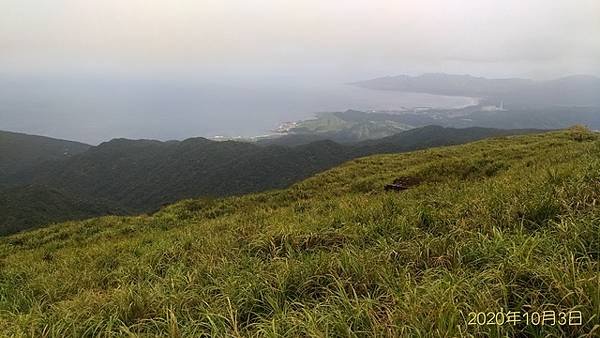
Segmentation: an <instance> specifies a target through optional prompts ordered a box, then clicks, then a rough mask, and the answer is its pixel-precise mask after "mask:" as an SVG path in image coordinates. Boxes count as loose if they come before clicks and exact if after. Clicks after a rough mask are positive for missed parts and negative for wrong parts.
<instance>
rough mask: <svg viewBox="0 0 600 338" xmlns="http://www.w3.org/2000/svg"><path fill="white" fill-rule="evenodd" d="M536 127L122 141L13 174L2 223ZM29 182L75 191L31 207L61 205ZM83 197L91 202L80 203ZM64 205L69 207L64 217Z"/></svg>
mask: <svg viewBox="0 0 600 338" xmlns="http://www.w3.org/2000/svg"><path fill="white" fill-rule="evenodd" d="M529 132H532V131H531V130H497V129H485V128H467V129H449V128H442V127H435V126H429V127H424V128H420V129H415V130H411V131H407V132H404V133H401V134H398V135H396V136H392V137H389V138H384V139H381V140H379V141H370V142H364V143H357V144H353V145H341V144H338V143H335V142H332V141H327V140H322V141H317V142H313V143H310V144H305V145H300V146H296V147H283V146H274V145H271V146H265V147H263V146H258V145H255V144H250V143H243V142H232V141H227V142H216V141H210V140H207V139H203V138H194V139H188V140H185V141H181V142H178V141H169V142H159V141H151V140H126V139H115V140H112V141H110V142H106V143H103V144H101V145H99V146H97V147H92V148H90V149H89V150H88V151H86V152H85V153H82V154H80V155H77V156H73V157H71V158H69V159H66V160H64V161H52V162H46V163H44V164H42V165H40V166H38V167H35V168H33V169H31V170H29V171H24V172H23V173H20V174H19V175H18V176H17V177H15V178H14V180H12V183H13V185H14V186H15V187H14V188H12V189H10V190H7V189H5V191H4V192H3V194H4V195H5V199H8V200H12V201H19V202H18V203H16V202H15V203H12V204H11V207H10V208H6V209H5V210H4V217H1V218H0V224H2V225H3V228H5V229H11V230H13V231H14V230H15V229H26V228H31V227H33V226H36V225H37V226H39V225H44V224H47V223H51V222H53V221H60V220H66V219H68V218H66V217H68V216H67V215H77V218H81V217H83V216H84V215H99V212H100V213H104V214H108V213H116V214H133V213H142V212H152V211H155V210H157V209H158V208H160V207H161V206H162V205H164V204H168V203H173V202H175V201H178V200H181V199H184V198H191V197H200V196H205V197H223V196H231V195H240V194H246V193H252V192H258V191H264V190H269V189H279V188H285V187H288V186H290V185H291V184H293V183H295V182H298V181H300V180H302V179H305V178H307V177H309V176H311V175H314V174H315V173H318V172H321V171H323V170H326V169H329V168H331V167H334V166H336V165H339V164H341V163H343V162H345V161H348V160H350V159H353V158H357V157H360V156H366V155H371V154H379V153H393V152H404V151H410V150H416V149H423V148H426V147H431V146H441V145H451V144H459V143H465V142H469V141H473V140H477V139H482V138H486V137H491V136H502V135H514V134H523V133H529ZM23 185H25V188H24V189H25V190H26V191H27V190H28V189H29V188H28V186H29V185H34V186H43V187H50V188H52V189H57V190H60V192H61V194H63V195H69V197H68V198H66V199H65V203H64V204H62V205H61V208H59V209H57V210H54V209H52V208H48V207H40V208H31V207H29V205H35V206H51V205H57V202H58V201H57V200H56V199H55V198H54V196H55V194H37V195H36V194H31V193H28V192H25V193H24V192H22V191H20V188H19V186H23ZM26 198H29V200H27V199H26ZM46 199H47V200H46ZM83 200H84V201H86V203H76V201H83ZM19 205H22V206H23V207H22V208H20V207H19ZM115 206H118V207H115ZM58 210H64V211H65V212H64V215H63V214H61V213H60V212H58ZM6 232H7V230H4V233H6Z"/></svg>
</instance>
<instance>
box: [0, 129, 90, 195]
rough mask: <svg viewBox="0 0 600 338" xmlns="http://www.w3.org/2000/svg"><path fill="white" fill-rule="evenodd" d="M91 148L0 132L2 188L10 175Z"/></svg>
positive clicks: (79, 144) (48, 138)
mask: <svg viewBox="0 0 600 338" xmlns="http://www.w3.org/2000/svg"><path fill="white" fill-rule="evenodd" d="M89 148H90V146H89V145H87V144H83V143H79V142H72V141H65V140H59V139H54V138H50V137H44V136H36V135H27V134H21V133H12V132H8V131H1V130H0V186H2V184H3V183H5V182H3V181H2V179H3V178H5V177H7V176H9V175H13V174H15V173H18V172H20V171H22V170H25V169H27V168H29V167H31V166H35V165H39V164H41V163H43V162H46V161H50V160H60V159H65V158H69V157H71V156H74V155H77V154H81V153H83V152H85V151H86V150H88V149H89Z"/></svg>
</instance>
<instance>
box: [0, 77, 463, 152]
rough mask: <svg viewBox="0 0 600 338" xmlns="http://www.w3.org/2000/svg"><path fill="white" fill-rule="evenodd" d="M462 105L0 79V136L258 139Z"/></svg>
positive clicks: (377, 95) (357, 92)
mask: <svg viewBox="0 0 600 338" xmlns="http://www.w3.org/2000/svg"><path fill="white" fill-rule="evenodd" d="M471 103H473V100H472V99H470V98H465V97H448V96H438V95H429V94H418V93H402V92H392V91H375V90H370V89H364V88H359V87H355V86H351V85H345V84H338V83H331V84H323V83H320V84H316V85H315V84H306V83H304V84H293V83H292V84H290V83H285V84H282V85H278V84H260V85H259V84H244V85H241V84H236V85H229V84H209V83H202V82H201V81H194V82H189V81H188V82H186V81H131V80H118V81H117V80H111V79H103V80H97V79H96V80H93V81H91V80H82V79H64V78H61V79H42V80H40V79H14V78H12V79H1V78H0V129H1V130H10V131H18V132H26V133H31V134H39V135H46V136H51V137H57V138H64V139H69V140H77V141H82V142H87V143H90V144H98V143H100V142H103V141H107V140H110V139H112V138H116V137H126V138H133V139H139V138H146V139H160V140H170V139H185V138H188V137H197V136H203V137H214V136H227V137H235V136H245V137H247V136H256V135H263V134H267V133H269V132H270V131H271V130H273V129H275V128H276V127H277V126H278V125H279V124H281V123H283V122H289V121H298V120H303V119H307V118H311V117H313V116H314V114H315V113H317V112H325V111H344V110H347V109H356V110H363V111H368V110H395V109H400V108H402V107H420V106H430V107H444V108H447V107H457V106H464V105H468V104H471Z"/></svg>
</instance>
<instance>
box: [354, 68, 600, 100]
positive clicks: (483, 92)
mask: <svg viewBox="0 0 600 338" xmlns="http://www.w3.org/2000/svg"><path fill="white" fill-rule="evenodd" d="M353 84H354V85H357V86H360V87H365V88H370V89H377V90H398V91H406V92H419V93H429V94H439V95H451V96H468V97H478V98H485V99H488V100H492V101H501V100H502V101H505V103H507V104H509V105H511V106H513V107H514V108H519V109H522V108H523V107H532V106H544V107H547V106H552V105H562V106H600V96H598V93H599V92H600V78H597V77H594V76H586V75H577V76H568V77H563V78H560V79H555V80H548V81H533V80H527V79H515V78H513V79H487V78H483V77H475V76H471V75H453V74H443V73H434V74H423V75H420V76H408V75H398V76H387V77H381V78H376V79H371V80H366V81H359V82H355V83H353Z"/></svg>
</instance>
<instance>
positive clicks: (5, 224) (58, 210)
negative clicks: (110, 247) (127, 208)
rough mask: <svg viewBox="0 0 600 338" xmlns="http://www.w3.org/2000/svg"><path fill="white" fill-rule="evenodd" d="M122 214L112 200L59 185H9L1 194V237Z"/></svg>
mask: <svg viewBox="0 0 600 338" xmlns="http://www.w3.org/2000/svg"><path fill="white" fill-rule="evenodd" d="M122 213H123V210H121V209H120V208H119V207H118V206H111V205H110V203H108V202H102V201H99V200H90V199H87V198H83V197H79V196H76V195H74V194H72V193H65V192H64V191H62V190H61V189H59V188H50V187H45V186H36V185H28V186H24V187H18V188H9V189H6V190H4V191H2V192H1V193H0V224H1V225H2V226H1V227H0V236H1V235H6V234H10V233H15V232H18V231H22V230H26V229H31V228H36V227H39V226H40V225H42V224H49V223H54V222H61V221H62V222H64V221H68V220H78V219H84V218H90V217H94V216H102V215H107V214H122Z"/></svg>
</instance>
